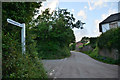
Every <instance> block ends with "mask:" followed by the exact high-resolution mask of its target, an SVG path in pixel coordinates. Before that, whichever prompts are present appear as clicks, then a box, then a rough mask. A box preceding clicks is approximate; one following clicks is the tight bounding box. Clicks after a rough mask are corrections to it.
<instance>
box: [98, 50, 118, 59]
mask: <svg viewBox="0 0 120 80" xmlns="http://www.w3.org/2000/svg"><path fill="white" fill-rule="evenodd" d="M98 54H99V55H101V56H105V57H109V58H112V59H114V60H118V58H119V54H118V50H117V49H111V51H110V50H108V49H105V48H103V49H99V52H98Z"/></svg>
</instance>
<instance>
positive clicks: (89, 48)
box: [76, 45, 93, 51]
mask: <svg viewBox="0 0 120 80" xmlns="http://www.w3.org/2000/svg"><path fill="white" fill-rule="evenodd" d="M90 50H93V48H92V47H91V45H87V46H84V47H82V48H78V47H76V51H90Z"/></svg>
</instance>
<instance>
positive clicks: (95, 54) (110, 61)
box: [83, 47, 119, 65]
mask: <svg viewBox="0 0 120 80" xmlns="http://www.w3.org/2000/svg"><path fill="white" fill-rule="evenodd" d="M98 50H99V49H98V47H96V48H95V49H94V50H93V51H83V53H85V54H87V55H89V56H90V57H91V58H93V59H95V60H98V61H100V62H104V63H108V64H116V65H118V63H119V60H114V59H112V58H108V57H104V56H101V55H99V54H98Z"/></svg>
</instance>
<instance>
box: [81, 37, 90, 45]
mask: <svg viewBox="0 0 120 80" xmlns="http://www.w3.org/2000/svg"><path fill="white" fill-rule="evenodd" d="M88 40H89V38H88V37H83V38H82V39H81V43H83V44H85V43H87V42H88Z"/></svg>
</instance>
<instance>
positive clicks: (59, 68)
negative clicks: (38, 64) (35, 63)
mask: <svg viewBox="0 0 120 80" xmlns="http://www.w3.org/2000/svg"><path fill="white" fill-rule="evenodd" d="M71 54H72V55H71V56H70V57H69V58H65V59H58V60H42V62H43V65H44V67H45V69H46V71H47V72H48V75H49V77H50V78H118V66H117V65H112V64H106V63H102V62H99V61H96V60H94V59H92V58H91V57H89V56H88V55H86V54H83V53H81V52H74V51H71Z"/></svg>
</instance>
